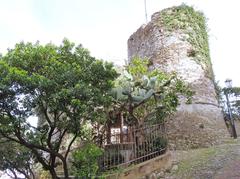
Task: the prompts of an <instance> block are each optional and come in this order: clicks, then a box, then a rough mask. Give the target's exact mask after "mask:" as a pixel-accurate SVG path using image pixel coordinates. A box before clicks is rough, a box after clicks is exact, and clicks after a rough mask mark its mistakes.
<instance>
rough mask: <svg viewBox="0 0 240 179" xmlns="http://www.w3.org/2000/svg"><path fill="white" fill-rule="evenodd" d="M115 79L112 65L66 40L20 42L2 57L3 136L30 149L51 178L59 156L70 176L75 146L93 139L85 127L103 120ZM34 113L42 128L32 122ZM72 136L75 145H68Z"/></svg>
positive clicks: (0, 108) (0, 116)
mask: <svg viewBox="0 0 240 179" xmlns="http://www.w3.org/2000/svg"><path fill="white" fill-rule="evenodd" d="M116 77H117V73H116V71H115V70H114V69H113V65H112V64H111V63H107V62H103V61H101V60H97V59H95V58H94V57H92V56H91V55H90V53H89V51H88V50H87V49H85V48H83V47H82V46H81V45H78V46H75V45H74V44H73V43H71V42H70V41H68V40H66V39H65V40H63V43H62V44H61V45H60V46H56V45H54V44H47V45H40V44H39V43H35V44H32V43H23V42H22V43H19V44H16V46H15V48H14V49H11V50H9V51H8V53H7V54H6V55H4V56H2V57H1V59H0V79H1V80H0V134H1V135H2V136H3V137H5V138H7V139H8V140H11V141H14V142H16V143H19V144H20V145H23V146H25V147H27V148H28V149H29V150H30V151H32V153H33V154H34V156H35V157H36V159H37V161H38V162H40V163H41V164H42V165H43V167H44V168H45V169H46V170H49V171H50V172H51V174H52V175H54V170H55V168H56V167H57V164H56V157H58V158H59V160H60V162H62V164H63V169H64V173H65V177H66V178H67V175H68V173H67V172H68V170H67V169H66V168H67V167H66V165H67V164H66V159H67V155H68V153H69V151H70V149H71V146H72V144H73V143H74V141H75V140H76V139H77V138H81V139H82V140H85V139H87V138H88V136H85V135H88V133H87V132H86V130H85V128H84V126H85V125H86V124H89V123H94V122H98V121H101V120H102V117H103V116H104V115H105V111H104V107H108V106H109V105H111V102H112V97H111V96H110V95H109V93H108V92H109V90H110V89H111V88H112V86H113V81H114V80H115V78H116ZM32 115H36V116H38V117H39V126H38V127H34V126H32V125H31V123H30V122H29V120H27V119H28V118H29V117H30V116H32ZM30 119H31V118H30ZM67 134H72V135H69V136H68V137H70V136H72V137H70V139H69V141H71V142H68V143H65V144H64V143H63V139H64V138H65V136H66V135H67ZM61 147H65V148H66V149H67V151H66V153H65V154H62V153H61V152H60V148H61ZM43 153H46V154H47V155H46V154H45V155H43ZM53 178H54V176H53Z"/></svg>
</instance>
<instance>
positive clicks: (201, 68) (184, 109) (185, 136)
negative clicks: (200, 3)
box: [128, 5, 228, 149]
mask: <svg viewBox="0 0 240 179" xmlns="http://www.w3.org/2000/svg"><path fill="white" fill-rule="evenodd" d="M179 16H180V18H179ZM202 17H203V18H202ZM193 18H196V19H193ZM166 19H168V20H166ZM201 21H203V22H201ZM203 24H204V26H203ZM201 28H203V30H202V29H201ZM134 56H138V57H141V58H145V57H147V58H148V59H150V60H151V61H152V62H153V66H152V68H158V69H160V70H163V71H164V72H167V73H170V72H177V74H178V75H179V76H180V77H181V78H182V79H183V80H184V81H185V82H187V83H188V84H189V85H190V87H191V88H192V90H193V91H195V95H194V96H193V100H192V102H193V103H192V104H190V105H186V104H184V103H183V104H181V105H180V106H179V108H178V111H177V113H176V114H175V116H174V117H172V120H169V121H168V124H167V127H168V136H169V139H170V145H171V147H172V148H177V149H186V148H197V147H203V146H209V145H213V144H216V143H220V142H221V141H222V139H223V138H225V137H226V136H228V133H227V130H226V126H225V124H224V120H223V116H222V113H221V109H220V108H219V107H218V101H217V99H216V93H215V88H214V82H213V79H214V77H213V72H212V67H211V61H210V57H209V49H208V39H207V33H206V27H205V18H204V16H203V15H202V14H201V13H199V12H196V11H194V10H193V8H191V7H188V6H185V5H182V6H180V7H173V8H169V9H165V10H163V11H161V12H158V13H155V14H154V15H153V16H152V20H151V21H150V22H149V23H148V24H147V25H143V26H141V27H140V28H139V29H138V30H137V31H136V32H135V33H134V34H132V35H131V36H130V38H129V39H128V59H129V61H130V60H131V59H132V58H133V57H134Z"/></svg>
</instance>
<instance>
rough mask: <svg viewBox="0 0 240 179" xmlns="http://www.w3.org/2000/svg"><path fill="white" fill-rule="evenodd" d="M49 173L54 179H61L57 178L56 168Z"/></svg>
mask: <svg viewBox="0 0 240 179" xmlns="http://www.w3.org/2000/svg"><path fill="white" fill-rule="evenodd" d="M49 172H50V174H51V175H52V179H59V177H58V176H57V173H56V171H55V169H54V168H51V169H50V170H49Z"/></svg>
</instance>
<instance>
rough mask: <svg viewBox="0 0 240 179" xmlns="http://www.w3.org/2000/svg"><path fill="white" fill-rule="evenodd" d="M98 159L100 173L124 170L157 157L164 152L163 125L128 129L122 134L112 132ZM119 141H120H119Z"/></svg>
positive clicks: (165, 141)
mask: <svg viewBox="0 0 240 179" xmlns="http://www.w3.org/2000/svg"><path fill="white" fill-rule="evenodd" d="M110 137H111V143H110V144H109V143H106V144H105V146H104V153H103V155H102V156H101V157H100V158H99V169H100V171H101V172H104V171H108V170H114V169H117V168H125V167H127V166H129V165H131V164H138V163H141V162H144V161H146V160H149V159H151V158H154V157H156V156H159V155H161V154H163V153H164V152H165V151H166V146H167V139H166V132H165V127H164V125H163V124H156V125H145V126H144V127H141V128H137V129H134V128H128V129H126V130H125V131H123V133H119V132H118V131H117V132H115V133H114V132H112V133H111V136H110ZM120 139H121V140H120Z"/></svg>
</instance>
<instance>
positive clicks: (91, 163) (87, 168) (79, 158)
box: [73, 144, 103, 178]
mask: <svg viewBox="0 0 240 179" xmlns="http://www.w3.org/2000/svg"><path fill="white" fill-rule="evenodd" d="M102 153H103V151H102V149H100V148H99V147H98V146H96V145H95V144H87V145H85V146H84V147H83V148H81V149H79V150H77V151H75V152H74V153H73V173H74V175H75V176H76V177H80V178H82V177H85V178H91V177H94V176H96V175H97V174H98V169H99V167H98V158H99V157H100V156H101V155H102Z"/></svg>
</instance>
